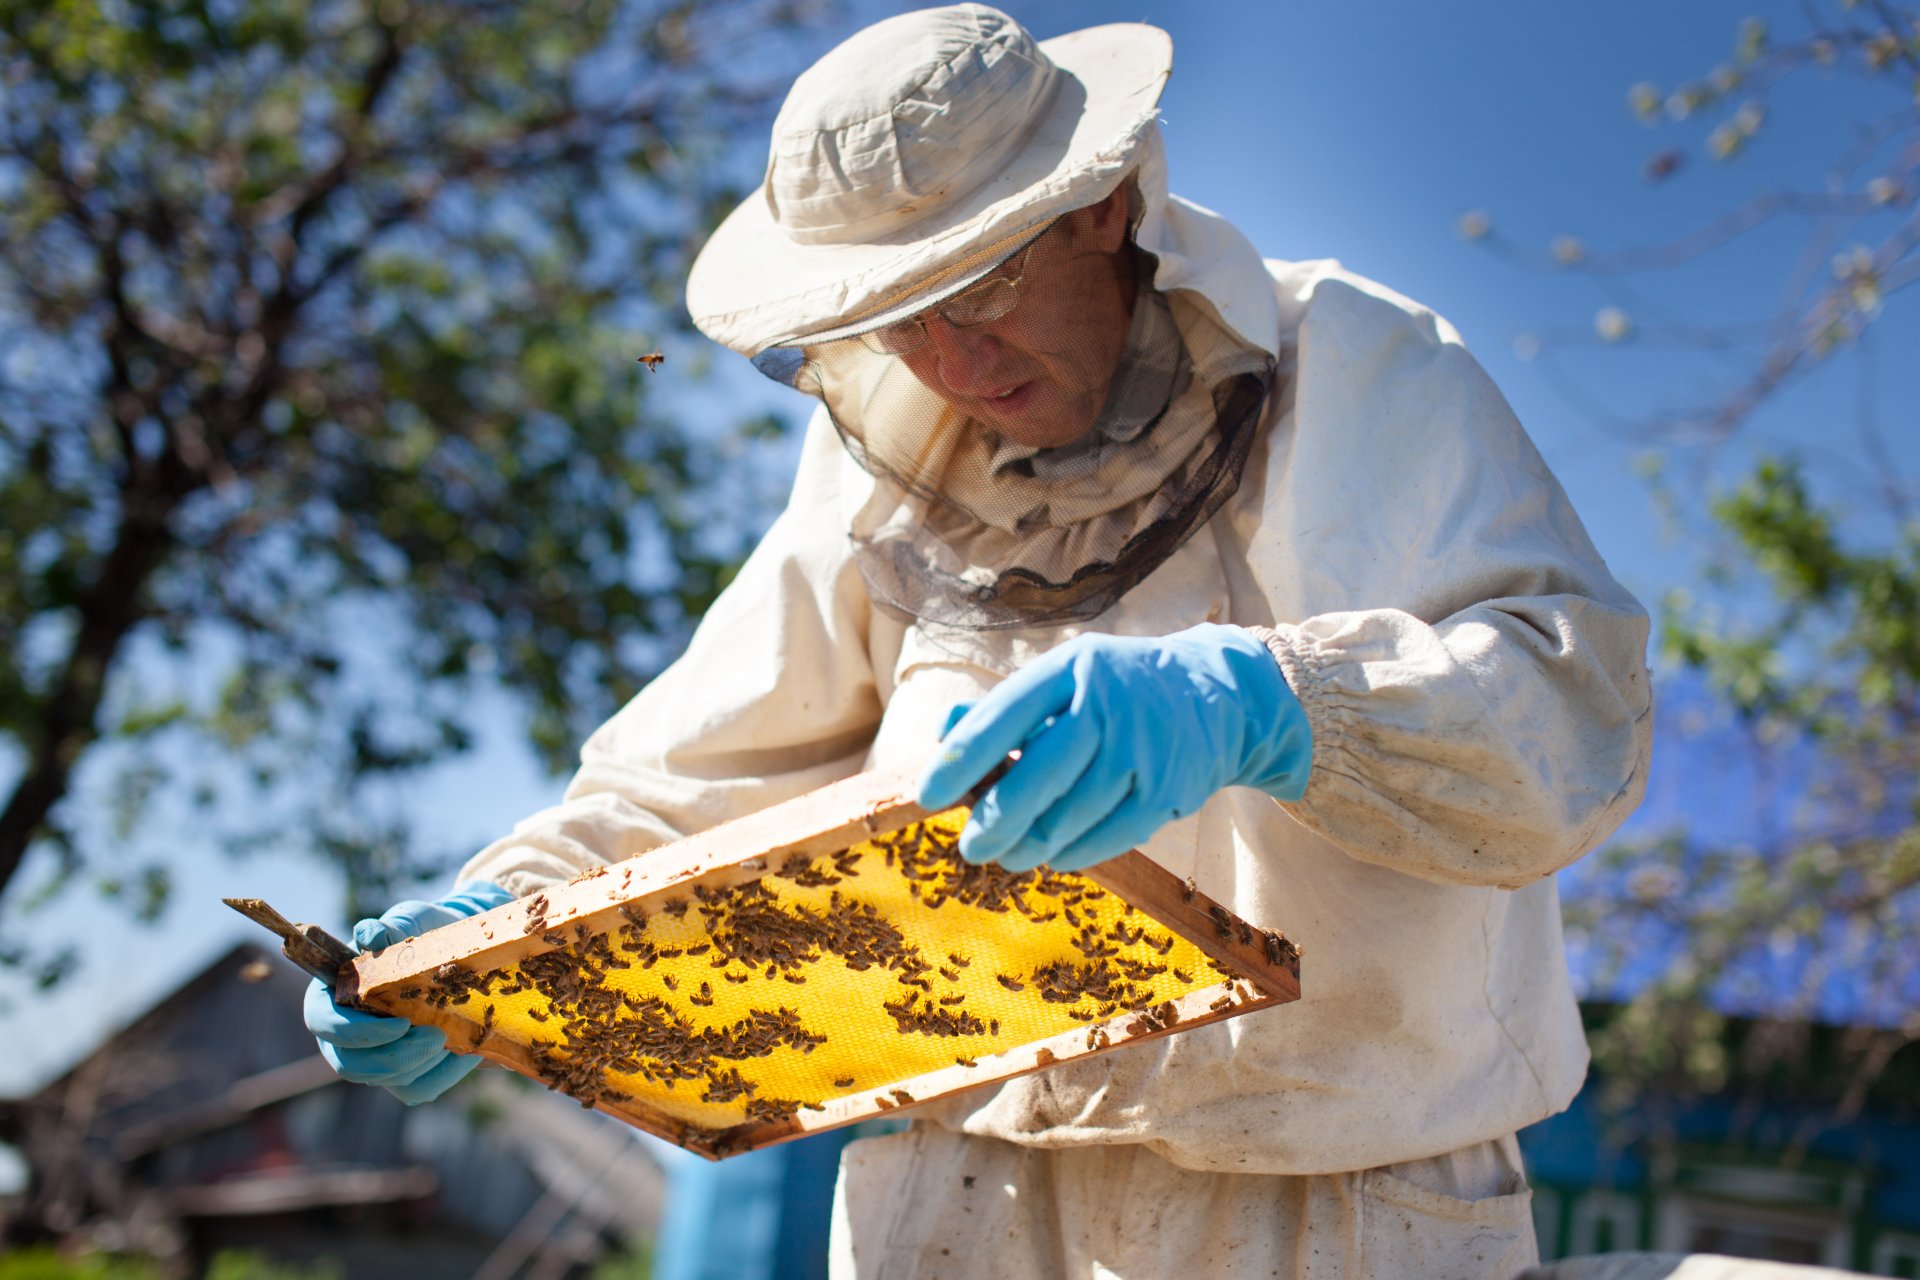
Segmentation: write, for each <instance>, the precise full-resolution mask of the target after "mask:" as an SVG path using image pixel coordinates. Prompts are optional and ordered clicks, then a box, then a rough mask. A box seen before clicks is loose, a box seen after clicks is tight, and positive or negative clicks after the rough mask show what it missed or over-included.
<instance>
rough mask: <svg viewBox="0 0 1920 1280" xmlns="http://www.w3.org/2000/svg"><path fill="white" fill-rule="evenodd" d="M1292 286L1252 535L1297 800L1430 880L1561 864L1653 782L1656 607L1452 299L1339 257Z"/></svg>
mask: <svg viewBox="0 0 1920 1280" xmlns="http://www.w3.org/2000/svg"><path fill="white" fill-rule="evenodd" d="M1294 305H1295V306H1296V307H1297V308H1299V310H1298V311H1297V314H1298V315H1299V317H1300V319H1299V331H1298V332H1299V348H1298V366H1297V368H1298V372H1297V378H1296V381H1295V383H1294V394H1295V401H1294V407H1293V414H1292V421H1291V423H1290V424H1288V423H1286V422H1285V421H1284V420H1283V422H1282V425H1281V428H1280V434H1279V435H1278V436H1277V437H1276V439H1275V441H1274V444H1273V456H1272V460H1271V462H1270V465H1269V468H1268V484H1267V490H1266V494H1265V501H1264V508H1263V512H1264V514H1263V520H1264V523H1263V525H1262V527H1261V530H1260V532H1259V534H1258V535H1257V537H1256V538H1255V539H1254V542H1253V544H1252V545H1251V546H1250V547H1249V561H1250V564H1251V566H1252V568H1253V570H1254V573H1255V575H1256V577H1257V578H1258V579H1260V581H1261V585H1262V587H1263V588H1264V589H1265V590H1266V593H1267V595H1268V598H1269V600H1271V601H1272V602H1273V603H1274V605H1275V616H1276V619H1277V622H1276V625H1275V627H1274V632H1275V637H1274V638H1273V639H1272V640H1271V641H1270V643H1269V647H1270V648H1272V649H1273V650H1274V652H1275V654H1276V657H1277V658H1278V659H1279V661H1280V665H1281V667H1282V669H1283V670H1284V671H1285V673H1286V676H1287V679H1288V682H1289V683H1290V684H1291V685H1292V686H1293V688H1294V691H1295V692H1296V694H1297V695H1298V696H1299V698H1300V701H1301V703H1302V705H1303V707H1304V708H1305V710H1306V713H1307V718H1308V722H1309V724H1310V725H1311V727H1312V730H1313V741H1314V761H1313V767H1312V771H1311V773H1310V775H1309V782H1308V786H1307V790H1306V794H1305V795H1304V796H1303V797H1302V799H1301V800H1300V801H1298V802H1297V803H1295V804H1292V805H1290V806H1288V809H1289V812H1291V813H1292V815H1293V816H1294V817H1295V818H1297V819H1298V820H1299V821H1300V822H1301V823H1303V824H1305V825H1306V826H1307V827H1309V828H1311V829H1312V830H1314V831H1316V832H1318V833H1319V834H1321V835H1323V836H1325V837H1326V838H1328V839H1329V840H1331V841H1333V842H1334V843H1335V844H1337V845H1339V846H1340V847H1341V848H1342V849H1344V850H1345V851H1346V852H1348V853H1349V854H1350V855H1352V856H1353V857H1355V858H1359V859H1361V860H1363V861H1367V862H1373V863H1379V864H1381V865H1384V866H1388V867H1392V868H1394V869H1396V870H1400V871H1404V872H1406V873H1408V874H1411V875H1415V876H1419V877H1422V878H1424V879H1430V880H1435V881H1440V882H1445V883H1455V884H1483V885H1498V886H1502V887H1508V888H1514V887H1518V886H1520V885H1523V884H1526V883H1528V882H1530V881H1533V880H1536V879H1539V878H1540V877H1543V876H1546V875H1549V874H1551V873H1552V872H1554V871H1555V870H1557V869H1559V868H1560V867H1562V866H1565V865H1566V864H1567V863H1569V862H1572V861H1573V860H1574V859H1576V858H1578V857H1579V856H1580V855H1581V854H1583V853H1585V852H1586V851H1588V850H1589V849H1591V848H1593V847H1594V846H1595V845H1596V844H1598V843H1599V842H1600V841H1601V840H1602V839H1604V838H1605V837H1606V836H1607V835H1608V834H1609V833H1610V832H1611V831H1612V830H1613V829H1614V828H1615V827H1616V826H1618V825H1619V823H1620V822H1621V821H1622V820H1623V819H1624V818H1625V817H1626V816H1627V814H1629V813H1631V812H1632V810H1633V808H1634V806H1635V805H1637V804H1638V803H1639V800H1640V796H1641V793H1642V791H1643V790H1644V788H1645V782H1646V766H1647V759H1648V753H1649V749H1650V742H1651V734H1652V711H1651V700H1650V691H1649V688H1648V678H1647V672H1646V669H1645V655H1646V643H1647V617H1646V613H1645V611H1644V610H1643V609H1642V608H1641V607H1640V605H1639V604H1638V602H1636V601H1635V600H1634V599H1633V597H1632V596H1631V595H1629V594H1628V593H1627V592H1626V591H1625V590H1624V589H1623V588H1622V587H1621V586H1620V585H1619V584H1618V583H1616V582H1615V581H1614V580H1613V578H1612V576H1611V575H1610V574H1609V573H1608V572H1607V569H1606V566H1605V565H1604V563H1602V561H1601V558H1600V556H1599V554H1598V552H1597V551H1595V549H1594V547H1593V545H1592V543H1591V542H1590V541H1589V539H1588V538H1587V535H1586V532H1585V530H1584V529H1583V528H1582V527H1581V525H1580V522H1579V520H1578V518H1577V517H1576V516H1575V515H1574V513H1573V510H1572V507H1571V505H1570V504H1569V503H1568V501H1567V498H1566V495H1565V493H1564V492H1563V491H1562V490H1561V488H1560V485H1559V483H1558V481H1556V480H1555V479H1554V477H1553V475H1552V474H1551V473H1550V472H1549V471H1548V470H1547V468H1546V465H1545V463H1544V462H1543V461H1542V460H1541V459H1540V457H1539V455H1538V453H1537V452H1536V451H1535V450H1534V447H1533V444H1532V442H1531V441H1529V440H1528V439H1527V437H1526V434H1525V433H1524V432H1523V431H1522V430H1521V428H1520V424H1519V423H1518V422H1517V421H1516V420H1515V419H1514V416H1513V413H1512V411H1511V410H1510V409H1509V408H1508V407H1507V404H1506V402H1505V400H1504V399H1503V398H1502V397H1501V395H1500V393H1499V391H1498V390H1497V389H1496V388H1495V387H1494V386H1493V384H1492V382H1491V380H1490V379H1488V377H1487V376H1486V374H1485V373H1484V371H1482V370H1481V368H1480V367H1479V365H1478V363H1476V362H1475V361H1474V359H1473V358H1472V356H1471V355H1469V354H1468V352H1467V350H1466V348H1465V347H1464V346H1463V345H1461V343H1460V340H1459V337H1458V335H1457V334H1455V333H1454V332H1453V331H1452V329H1451V328H1450V327H1449V326H1447V325H1446V323H1445V322H1444V321H1442V320H1440V319H1438V318H1437V317H1435V316H1434V315H1433V314H1432V313H1431V312H1427V311H1425V310H1424V309H1422V308H1419V307H1417V306H1416V305H1414V304H1412V303H1409V302H1407V301H1406V300H1405V299H1401V298H1397V297H1395V296H1393V295H1391V294H1388V293H1387V292H1386V291H1384V290H1380V289H1379V288H1378V287H1377V286H1373V285H1371V284H1368V283H1366V282H1363V281H1358V280H1356V279H1354V278H1353V277H1345V276H1340V277H1322V278H1319V279H1317V280H1313V281H1310V282H1307V283H1305V284H1304V285H1303V287H1302V289H1301V292H1300V294H1299V295H1298V296H1297V297H1296V298H1295V299H1294Z"/></svg>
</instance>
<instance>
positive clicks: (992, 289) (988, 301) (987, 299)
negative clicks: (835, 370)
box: [860, 232, 1046, 356]
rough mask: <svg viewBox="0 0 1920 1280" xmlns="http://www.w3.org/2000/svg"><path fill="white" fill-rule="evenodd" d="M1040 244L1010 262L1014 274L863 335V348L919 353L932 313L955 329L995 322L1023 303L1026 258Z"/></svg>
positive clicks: (973, 287)
mask: <svg viewBox="0 0 1920 1280" xmlns="http://www.w3.org/2000/svg"><path fill="white" fill-rule="evenodd" d="M1045 234H1046V233H1045V232H1042V233H1041V235H1045ZM1038 243H1040V237H1039V236H1035V237H1034V238H1033V239H1032V240H1030V241H1028V242H1027V247H1026V248H1024V249H1022V250H1021V251H1020V252H1019V253H1017V254H1015V255H1014V256H1013V257H1012V258H1010V259H1008V262H1010V263H1012V264H1013V267H1014V272H1013V274H1012V275H1004V276H992V277H989V278H988V279H985V280H981V281H979V282H978V283H976V284H973V285H969V286H968V287H967V288H965V289H962V290H961V291H960V292H959V293H956V294H954V295H953V296H952V297H951V298H948V299H947V300H946V301H945V302H942V303H939V304H937V305H935V306H931V307H928V308H927V309H926V310H925V311H921V312H918V313H917V314H915V315H910V316H908V317H907V318H906V319H905V320H895V321H894V322H893V323H892V324H883V325H881V326H880V327H879V328H878V329H869V330H867V331H866V332H865V333H863V334H861V335H860V341H861V343H862V345H864V346H865V347H866V348H867V350H869V351H872V352H875V353H876V354H879V355H883V356H903V355H906V354H908V353H909V352H913V351H918V350H919V349H920V348H921V347H924V346H926V345H927V319H926V318H927V316H928V315H929V314H931V315H937V316H939V317H940V318H941V319H942V320H945V321H946V322H947V323H948V324H950V325H952V326H953V327H954V328H956V329H971V328H974V327H976V326H978V325H983V324H991V323H993V322H994V321H995V320H998V319H999V318H1000V317H1002V316H1004V315H1006V314H1007V313H1008V312H1009V311H1012V310H1013V309H1014V308H1015V307H1016V306H1018V305H1019V304H1020V281H1021V279H1022V278H1023V277H1025V275H1026V274H1027V255H1028V254H1030V253H1032V252H1033V246H1034V245H1036V244H1038Z"/></svg>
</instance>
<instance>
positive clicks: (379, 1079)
mask: <svg viewBox="0 0 1920 1280" xmlns="http://www.w3.org/2000/svg"><path fill="white" fill-rule="evenodd" d="M511 901H513V895H512V894H510V893H508V892H507V891H506V890H505V889H502V888H501V887H500V886H499V885H497V884H490V883H488V882H487V881H484V880H470V881H468V882H467V883H465V884H462V885H460V886H458V887H457V888H455V890H454V891H453V893H452V894H451V895H450V896H448V897H445V898H442V899H440V900H439V901H438V902H421V901H408V902H402V903H398V904H396V905H395V906H393V907H390V908H388V910H387V911H386V913H385V914H383V915H382V916H380V918H379V919H377V920H362V921H361V922H360V923H359V924H356V925H354V926H353V945H354V946H355V947H356V948H358V949H359V950H361V951H378V950H380V949H381V948H383V947H390V946H392V945H393V944H394V943H396V942H399V941H400V940H401V939H402V938H412V937H415V936H417V935H419V934H422V933H425V932H426V931H427V930H429V929H438V928H439V927H440V926H441V925H443V924H452V923H453V922H454V921H455V920H464V919H466V918H467V917H468V916H476V915H479V914H480V913H481V912H482V911H487V910H490V909H491V908H493V907H497V906H499V905H500V904H501V903H503V902H511ZM305 1011H306V1019H307V1030H309V1031H311V1032H313V1034H314V1038H315V1039H317V1040H319V1042H320V1056H321V1057H323V1058H325V1059H326V1060H327V1062H328V1063H329V1064H330V1065H331V1066H332V1067H333V1069H334V1070H335V1071H337V1072H339V1073H340V1077H341V1078H342V1079H343V1080H351V1081H353V1082H354V1083H355V1084H377V1085H379V1086H380V1087H381V1088H383V1089H385V1090H386V1091H387V1092H388V1093H391V1094H392V1095H393V1096H394V1097H396V1098H398V1099H400V1101H402V1102H404V1103H406V1104H407V1105H408V1106H410V1107H411V1106H417V1105H418V1104H420V1103H422V1102H426V1101H428V1100H430V1099H433V1098H437V1097H439V1096H440V1095H441V1094H443V1093H445V1092H446V1091H447V1090H449V1089H451V1088H453V1086H454V1085H455V1084H457V1083H459V1082H460V1080H461V1079H462V1078H464V1077H465V1076H466V1074H467V1073H468V1072H469V1071H472V1070H473V1069H474V1068H475V1067H477V1066H479V1065H480V1059H478V1058H476V1057H473V1056H471V1055H468V1054H459V1053H453V1052H451V1051H450V1050H448V1048H447V1034H446V1032H444V1031H442V1030H440V1028H438V1027H416V1026H414V1025H413V1024H412V1023H411V1022H408V1021H407V1020H406V1019H405V1018H388V1017H382V1016H381V1015H379V1014H376V1013H362V1012H361V1011H360V1010H358V1009H343V1008H341V1007H340V1006H339V1005H337V1004H335V1003H334V1001H333V992H332V991H331V990H330V989H329V988H328V986H327V985H326V984H325V983H323V982H321V981H320V980H319V979H318V978H315V979H314V980H313V985H312V986H310V987H308V988H307V999H306V1010H305Z"/></svg>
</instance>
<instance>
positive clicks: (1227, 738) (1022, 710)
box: [920, 624, 1313, 871]
mask: <svg viewBox="0 0 1920 1280" xmlns="http://www.w3.org/2000/svg"><path fill="white" fill-rule="evenodd" d="M1013 751H1018V752H1019V753H1020V758H1019V760H1018V761H1016V762H1015V763H1014V764H1013V765H1012V766H1011V767H1010V768H1009V769H1008V770H1007V772H1006V773H1005V774H1004V775H1003V776H1002V777H1001V778H1000V780H999V781H997V782H995V783H994V784H993V786H992V787H990V788H989V789H988V791H987V793H986V795H985V796H984V797H983V798H982V799H981V800H980V802H979V803H978V804H976V805H975V806H974V808H973V814H972V816H971V817H970V818H969V819H968V820H967V826H966V829H965V830H964V831H963V832H961V835H960V852H961V855H962V856H963V857H965V858H966V859H967V860H968V861H969V862H998V863H1000V864H1001V865H1002V866H1004V867H1007V868H1008V869H1010V870H1014V871H1026V870H1030V869H1031V868H1033V867H1037V866H1039V865H1040V864H1042V863H1045V864H1047V865H1048V866H1051V867H1053V868H1054V869H1056V870H1060V871H1075V870H1078V869H1080V868H1082V867H1089V866H1092V865H1093V864H1094V863H1096V862H1104V861H1105V860H1106V859H1108V858H1111V857H1114V856H1115V855H1117V854H1121V853H1124V852H1126V851H1127V850H1128V849H1131V848H1133V847H1135V846H1136V845H1139V844H1141V843H1143V842H1144V841H1145V840H1146V839H1147V837H1149V836H1151V835H1152V834H1153V833H1154V832H1155V831H1158V830H1159V829H1160V828H1161V827H1162V826H1163V825H1165V824H1166V823H1168V822H1171V821H1173V820H1174V819H1175V818H1182V817H1185V816H1186V815H1187V814H1190V813H1192V812H1193V811H1194V810H1196V809H1198V808H1199V807H1200V806H1201V805H1202V804H1204V803H1205V802H1206V800H1207V798H1208V797H1209V796H1211V795H1213V793H1214V792H1216V791H1218V790H1220V788H1222V787H1228V786H1248V787H1257V788H1259V789H1260V790H1262V791H1265V792H1266V793H1267V794H1269V795H1271V796H1274V797H1276V798H1277V799H1281V800H1298V799H1299V798H1300V797H1301V795H1302V794H1303V793H1304V792H1305V791H1306V788H1307V771H1308V769H1309V767H1310V766H1311V765H1312V763H1313V736H1312V733H1311V731H1310V730H1309V729H1308V727H1307V717H1306V712H1305V711H1303V710H1302V709H1301V707H1300V701H1299V699H1298V698H1296V697H1294V694H1293V690H1292V689H1291V688H1289V687H1288V685H1287V681H1286V677H1285V676H1283V675H1282V674H1281V672H1280V666H1279V663H1277V662H1276V661H1275V660H1274V657H1273V655H1272V654H1271V653H1269V652H1268V651H1267V649H1266V647H1265V646H1264V645H1262V644H1261V643H1260V642H1259V641H1258V640H1256V639H1254V638H1253V637H1252V636H1251V635H1249V634H1248V633H1247V632H1246V631H1244V630H1242V629H1241V628H1239V627H1232V626H1216V625H1213V624H1205V625H1202V626H1198V627H1193V628H1190V629H1189V630H1186V631H1180V632H1176V633H1175V634H1173V635H1170V636H1157V637H1151V638H1135V637H1130V636H1106V635H1082V636H1076V637H1075V638H1074V639H1072V640H1069V641H1067V642H1066V643H1065V644H1063V645H1061V646H1060V647H1059V648H1057V649H1053V650H1051V651H1049V652H1048V653H1046V654H1044V655H1042V656H1041V657H1039V658H1037V659H1035V660H1034V661H1033V662H1030V663H1028V664H1027V665H1026V666H1025V667H1022V668H1021V669H1020V670H1019V671H1016V672H1015V673H1014V674H1013V675H1012V676H1010V677H1008V679H1007V680H1006V681H1005V682H1004V683H1002V684H1000V685H999V686H998V687H996V688H995V689H993V690H992V691H991V692H990V693H988V694H987V695H986V696H985V697H983V698H981V699H980V700H979V701H978V702H976V703H973V704H972V705H971V706H968V705H965V704H963V705H961V706H959V707H956V708H955V709H954V714H953V717H952V718H951V719H950V720H949V722H948V728H947V731H946V733H945V734H943V735H942V737H941V749H940V753H939V755H938V756H937V757H935V759H934V762H933V764H932V765H931V766H929V768H928V769H927V772H926V774H925V775H924V776H923V777H922V778H921V782H920V803H921V805H922V806H924V807H925V808H928V809H945V808H948V807H951V806H952V805H955V804H958V803H960V802H961V800H962V799H964V798H965V796H966V793H967V791H968V789H969V788H971V787H972V786H974V785H975V784H976V783H978V782H979V781H980V779H982V778H983V777H985V776H986V775H987V773H988V772H989V771H991V770H992V769H993V767H994V766H995V765H998V764H999V763H1000V762H1001V761H1002V760H1004V759H1006V757H1007V755H1008V753H1009V752H1013Z"/></svg>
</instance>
